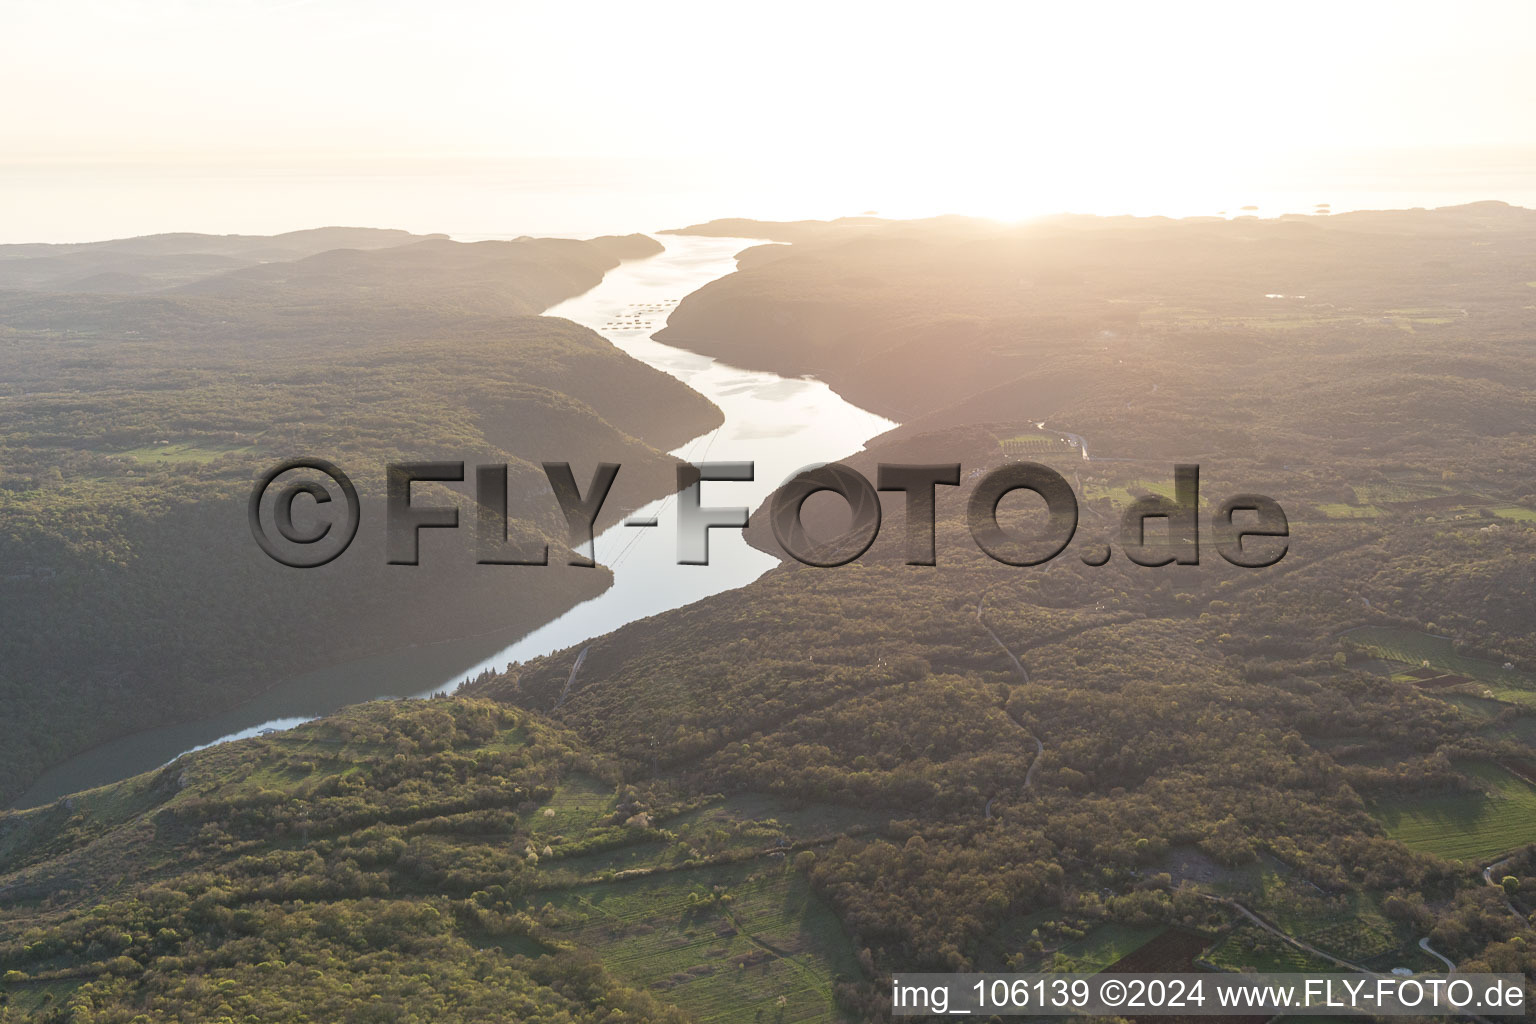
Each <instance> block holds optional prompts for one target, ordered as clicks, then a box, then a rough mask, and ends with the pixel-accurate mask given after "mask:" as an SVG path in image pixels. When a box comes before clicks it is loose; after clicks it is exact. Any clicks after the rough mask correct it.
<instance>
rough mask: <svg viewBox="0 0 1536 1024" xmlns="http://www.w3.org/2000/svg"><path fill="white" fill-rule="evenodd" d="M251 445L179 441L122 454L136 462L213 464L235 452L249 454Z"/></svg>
mask: <svg viewBox="0 0 1536 1024" xmlns="http://www.w3.org/2000/svg"><path fill="white" fill-rule="evenodd" d="M253 450H254V449H253V448H252V447H251V446H250V445H244V446H240V445H218V444H213V445H207V444H199V443H197V442H195V441H179V442H176V443H174V444H147V445H144V446H143V447H141V448H131V449H129V450H128V451H125V452H122V453H121V454H123V455H125V456H127V457H128V458H130V459H133V460H134V461H136V462H146V463H156V462H212V461H214V460H215V459H222V458H223V457H224V456H226V455H229V454H231V453H233V452H247V451H253Z"/></svg>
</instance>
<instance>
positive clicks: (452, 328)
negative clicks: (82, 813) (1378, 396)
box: [0, 229, 719, 802]
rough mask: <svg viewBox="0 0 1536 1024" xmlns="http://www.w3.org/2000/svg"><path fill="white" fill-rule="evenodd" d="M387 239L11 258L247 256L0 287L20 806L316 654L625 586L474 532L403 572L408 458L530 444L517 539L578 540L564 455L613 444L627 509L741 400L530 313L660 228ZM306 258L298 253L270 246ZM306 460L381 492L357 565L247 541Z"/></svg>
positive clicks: (309, 664)
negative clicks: (287, 553) (59, 771)
mask: <svg viewBox="0 0 1536 1024" xmlns="http://www.w3.org/2000/svg"><path fill="white" fill-rule="evenodd" d="M378 234H379V235H380V236H382V237H381V238H379V239H372V238H371V236H368V235H366V233H362V232H357V231H341V230H340V229H335V230H332V231H329V232H319V233H315V234H310V233H299V235H300V237H299V238H297V239H295V238H294V237H293V236H277V237H276V238H272V239H249V238H246V239H241V238H238V237H236V238H230V239H219V238H215V237H212V236H156V237H154V238H150V239H143V240H133V241H134V242H135V243H136V244H128V243H122V244H117V243H104V244H103V245H102V246H100V247H85V248H83V249H79V250H77V249H70V250H69V252H67V253H65V254H64V255H58V254H55V253H54V252H53V249H54V248H55V247H42V248H43V249H44V250H45V251H44V252H43V253H42V254H33V255H27V254H28V253H30V252H31V250H32V249H33V248H35V247H11V248H9V249H7V250H5V251H4V252H0V267H4V268H11V270H12V271H13V273H12V277H21V276H24V275H23V274H22V271H23V270H24V269H25V268H26V267H28V266H29V265H31V264H32V263H33V262H35V261H39V260H41V261H44V262H55V261H58V260H61V259H67V258H71V257H73V256H75V255H80V254H81V253H82V252H83V253H84V254H87V255H89V254H92V253H100V252H102V251H105V252H107V253H110V254H111V255H112V256H113V258H114V259H117V260H120V261H122V262H123V264H124V265H130V264H132V262H133V261H134V260H137V259H140V258H147V257H146V256H145V254H146V253H147V254H149V255H150V256H154V257H157V258H158V257H159V256H164V255H166V254H167V253H176V252H184V253H189V254H191V255H196V256H201V255H202V254H205V253H207V252H209V251H213V252H215V254H217V255H220V257H221V258H226V257H228V258H234V257H233V256H228V254H229V253H230V252H234V253H236V254H237V255H238V256H239V257H240V258H243V259H249V260H251V261H252V266H251V267H250V268H249V269H236V270H232V271H227V272H224V273H222V274H220V275H217V276H213V277H210V278H205V279H203V280H201V281H199V282H197V283H195V284H193V285H181V286H177V287H174V288H170V289H169V290H160V291H156V292H153V293H149V294H141V295H131V296H126V295H99V294H76V293H69V294H60V293H59V292H57V291H43V290H28V291H7V292H0V381H3V382H4V383H3V384H0V523H3V526H0V615H3V617H4V620H5V623H6V655H5V659H4V663H3V664H0V801H7V802H8V801H9V799H11V798H14V797H15V796H17V795H18V794H19V793H20V792H21V791H22V790H24V789H25V788H26V786H27V784H28V782H29V780H30V779H31V778H33V777H35V775H36V774H37V773H38V772H39V770H40V769H42V768H44V767H46V766H47V765H49V764H50V763H52V762H55V761H57V760H59V759H61V758H63V757H65V756H67V755H69V754H71V753H73V752H75V751H77V750H80V749H82V748H85V747H88V746H91V745H94V744H97V743H100V742H102V741H103V740H105V739H109V738H111V737H113V736H116V735H121V734H124V733H128V732H132V731H135V730H138V729H144V728H148V727H150V726H154V725H160V724H164V723H165V722H168V721H176V720H179V719H187V718H198V717H203V716H206V715H208V714H211V713H212V712H215V711H218V710H220V709H222V708H226V707H229V706H231V705H233V704H235V703H237V702H239V701H240V700H242V699H244V698H245V697H248V696H250V695H251V694H252V693H253V692H255V691H257V690H259V689H261V688H263V687H266V686H270V685H272V684H274V683H276V682H278V681H279V680H281V679H282V678H284V677H285V676H288V675H292V674H294V673H295V672H298V671H300V670H306V669H312V668H318V667H322V666H324V665H326V664H330V663H334V662H340V661H344V660H347V659H350V658H356V657H359V656H361V655H364V654H377V653H383V652H386V651H389V650H391V649H397V648H401V647H404V646H406V645H410V644H420V643H428V642H431V641H436V640H441V639H445V638H448V637H458V636H464V635H471V634H476V633H482V632H487V631H491V630H497V629H500V630H513V631H516V630H519V629H527V628H530V627H532V626H534V625H538V624H540V623H542V622H544V621H546V620H547V619H549V618H552V617H554V616H556V615H558V614H559V613H560V612H561V611H563V610H564V609H565V608H567V607H570V606H571V605H572V604H575V603H576V602H578V601H580V600H583V599H585V598H587V597H590V596H593V595H594V594H596V593H598V592H600V591H601V590H602V589H603V588H604V587H605V586H606V585H607V579H608V576H607V573H606V570H597V571H580V570H576V571H567V570H565V569H563V568H561V567H560V566H559V563H560V562H562V561H563V559H561V558H560V557H559V555H558V554H557V555H556V558H555V562H556V563H557V564H556V566H555V567H552V568H551V569H549V570H548V571H547V572H544V573H543V574H542V575H541V576H540V578H539V586H537V587H531V586H529V585H528V583H527V580H526V577H524V578H519V577H518V575H517V573H516V572H512V571H508V570H507V569H506V568H505V567H492V566H485V567H479V566H475V565H473V564H472V563H473V561H474V558H473V552H472V550H471V548H470V546H469V545H467V544H464V543H460V544H457V545H455V544H450V543H444V544H443V545H442V546H441V548H440V549H439V550H441V552H442V554H441V556H440V557H436V558H429V559H426V560H425V564H424V565H422V566H420V567H419V568H401V567H395V568H394V570H393V571H391V569H390V568H389V567H387V566H386V565H385V557H384V553H383V546H382V536H383V527H382V523H383V515H382V509H381V508H380V507H379V501H380V499H381V497H382V493H383V482H384V467H385V465H386V464H388V463H390V462H396V461H405V460H411V459H434V460H440V459H445V458H458V459H464V460H466V461H468V462H470V463H471V464H477V463H509V464H510V466H511V470H510V473H509V481H510V491H511V505H510V509H509V513H510V517H511V532H512V533H513V535H514V536H519V535H520V536H523V537H525V538H531V537H535V536H537V537H543V538H544V539H545V540H546V541H547V542H549V543H551V544H552V545H554V547H555V549H556V551H557V552H559V551H563V550H565V543H566V528H565V524H564V520H563V518H562V517H561V515H560V512H559V509H558V506H557V505H556V504H555V503H554V501H553V500H552V497H551V495H550V493H549V487H548V483H547V482H546V481H545V479H544V474H543V471H542V470H541V469H540V466H539V464H540V462H542V461H544V460H550V459H555V460H569V461H571V462H572V463H573V464H574V466H575V471H576V473H577V474H578V476H579V477H580V478H581V480H582V481H583V484H585V480H586V479H587V475H586V474H590V472H591V466H592V465H593V464H595V463H596V462H599V461H619V462H621V463H622V464H623V465H624V466H625V472H624V474H623V475H622V477H621V479H620V480H618V482H617V483H616V485H615V490H614V494H613V496H612V498H611V499H610V502H609V504H610V506H611V508H610V511H611V512H613V513H614V514H617V509H618V508H619V507H623V505H624V504H625V503H627V504H628V505H634V504H638V503H640V502H641V501H642V500H644V499H646V498H648V497H653V496H656V495H660V494H663V493H666V491H667V490H668V489H670V487H671V486H672V480H673V469H672V461H671V460H670V458H668V457H667V456H665V455H663V454H662V453H663V452H665V451H667V450H669V449H671V448H673V447H676V446H677V445H679V444H681V443H683V442H684V441H686V440H688V439H689V438H691V437H693V436H696V435H697V434H699V433H701V432H702V431H704V430H707V429H709V428H710V427H711V426H713V425H715V424H716V423H718V422H719V412H718V410H716V409H714V408H713V406H711V405H710V404H709V403H708V402H707V401H705V400H704V399H703V398H701V397H700V396H699V395H698V394H696V393H695V392H693V391H691V390H689V389H687V388H685V387H683V386H682V385H680V384H678V383H677V382H676V381H675V380H673V379H672V378H670V377H668V376H666V375H664V374H661V373H659V372H657V371H655V370H652V369H650V368H649V367H647V366H644V365H643V364H640V363H638V362H636V361H635V360H632V359H630V358H629V357H627V356H625V355H623V354H622V353H620V352H619V351H618V350H617V349H615V348H614V347H613V346H612V345H610V344H609V343H608V342H607V341H606V340H604V339H602V338H600V337H599V336H597V335H596V334H593V333H592V332H590V331H588V330H586V329H585V328H581V327H578V326H576V325H575V324H572V323H570V322H568V321H564V320H554V319H547V318H542V317H538V316H536V315H534V314H536V313H538V312H539V311H540V310H542V309H543V308H545V307H546V306H548V305H549V304H551V303H552V302H554V301H556V300H558V299H560V298H564V297H568V296H570V295H574V294H577V293H579V292H581V291H584V290H586V289H587V288H590V287H591V286H593V285H595V284H597V283H598V282H599V281H600V280H601V279H602V275H603V273H604V272H605V271H606V270H607V269H609V268H611V267H613V266H616V265H617V264H618V262H619V260H620V259H621V258H629V257H633V256H641V255H647V254H650V253H652V252H655V251H657V248H658V247H657V245H656V243H655V242H653V241H651V240H650V239H646V238H643V237H631V238H624V239H619V238H606V239H595V240H592V241H590V242H578V241H571V240H564V239H520V240H517V241H512V242H496V243H490V242H486V243H476V244H473V245H464V244H460V243H456V242H451V241H447V240H446V239H441V238H427V239H416V238H414V236H404V238H403V239H402V238H400V237H398V236H399V235H401V234H403V233H392V232H379V233H378ZM359 235H364V236H365V237H357V236H359ZM370 240H372V241H373V242H374V243H375V244H376V245H377V246H378V247H376V248H368V249H363V248H354V249H344V250H327V251H324V252H320V253H318V254H313V255H304V253H306V252H312V251H313V249H314V248H316V247H318V246H321V245H325V244H328V243H333V242H340V243H347V242H352V243H357V244H362V243H364V242H367V241H370ZM385 243H388V244H385ZM16 248H20V249H23V250H25V251H24V252H23V253H21V254H16V253H14V252H12V249H16ZM282 252H290V253H291V254H297V255H300V256H301V257H302V258H298V259H292V260H286V261H284V260H276V261H273V260H270V259H269V258H270V257H272V256H274V255H276V254H278V253H282ZM257 259H269V261H268V262H260V263H257V262H256V260H257ZM296 455H317V456H321V457H323V458H326V459H329V460H331V461H333V462H335V463H336V464H338V465H340V466H341V467H343V469H345V470H346V471H347V472H349V473H350V474H351V475H352V477H353V478H354V479H355V480H356V482H357V484H358V487H359V488H360V490H361V491H362V494H363V500H364V506H365V513H364V516H363V521H364V529H363V530H362V532H361V533H360V534H359V537H358V541H357V544H356V545H354V548H353V550H351V551H350V552H349V553H348V555H349V557H348V559H347V562H346V567H345V568H339V567H337V566H334V565H333V566H330V567H327V568H324V569H318V570H312V571H309V572H305V573H299V572H297V571H295V570H291V569H287V568H286V567H284V566H280V565H277V564H276V563H273V562H271V561H269V560H267V559H266V558H265V556H264V555H262V554H261V552H260V550H259V549H258V548H256V546H255V545H254V543H253V542H252V540H251V536H250V532H249V528H248V526H247V523H246V513H245V503H246V499H247V496H248V494H249V492H250V488H251V486H252V483H253V482H254V480H255V479H256V478H257V477H258V476H259V475H260V474H261V473H262V472H264V471H265V470H266V469H267V468H268V467H269V466H271V465H273V464H274V463H275V462H277V461H278V460H280V459H283V458H288V457H293V456H296ZM465 500H468V499H467V498H466V499H465ZM461 532H462V531H461ZM435 539H436V538H434V540H435ZM529 571H532V570H529ZM423 685H424V686H429V685H431V682H430V681H424V683H423Z"/></svg>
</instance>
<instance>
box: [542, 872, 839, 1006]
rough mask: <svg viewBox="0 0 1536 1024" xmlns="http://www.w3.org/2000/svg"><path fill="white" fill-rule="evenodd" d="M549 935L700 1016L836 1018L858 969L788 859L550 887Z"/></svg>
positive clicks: (833, 920)
mask: <svg viewBox="0 0 1536 1024" xmlns="http://www.w3.org/2000/svg"><path fill="white" fill-rule="evenodd" d="M549 902H550V906H552V907H553V908H554V910H555V912H556V914H557V915H559V916H561V917H564V918H566V919H567V921H568V923H567V924H565V925H564V926H563V927H561V928H559V929H557V930H556V931H554V932H553V936H554V937H555V938H556V939H563V940H569V941H571V942H574V943H576V944H577V945H578V946H582V947H585V948H594V949H595V948H601V949H602V950H603V963H604V965H605V966H606V967H607V968H608V969H609V970H610V971H612V972H613V973H614V974H615V975H617V976H619V977H620V978H623V979H624V980H626V981H627V982H629V983H631V984H635V985H641V986H644V987H645V988H647V989H650V990H651V991H653V992H655V993H657V995H659V996H660V997H661V998H663V999H665V1000H667V1001H668V1002H672V1003H675V1004H676V1005H677V1006H679V1007H680V1008H682V1009H683V1010H684V1011H685V1012H687V1013H688V1014H689V1015H690V1016H692V1017H693V1018H695V1019H697V1020H699V1021H735V1020H741V1021H752V1020H765V1021H784V1022H793V1021H824V1020H834V1019H836V1018H837V1011H836V1008H835V1006H834V1003H833V999H832V987H833V983H834V981H835V980H836V978H837V977H838V976H839V975H841V976H845V977H854V976H857V975H858V973H859V968H858V964H857V963H856V962H855V961H854V959H853V951H852V949H851V947H850V944H849V941H848V938H847V936H846V935H845V934H844V932H843V930H842V927H841V925H839V923H838V921H837V918H836V917H835V916H834V915H833V913H832V911H831V910H830V909H829V908H828V907H827V906H826V905H825V904H824V903H822V902H821V901H820V900H819V899H817V898H816V897H815V896H814V895H813V894H812V893H811V890H810V887H809V885H808V883H807V882H806V880H805V877H804V875H803V874H801V873H799V872H797V871H794V870H793V869H792V868H790V867H789V866H788V865H787V863H786V861H785V859H784V858H767V859H764V860H760V861H756V862H753V863H749V864H741V865H728V866H723V867H705V868H697V869H688V870H685V871H677V872H666V873H663V874H659V875H656V876H651V877H646V878H640V879H631V880H625V881H614V882H609V883H606V884H601V885H590V886H582V887H578V888H574V889H570V890H567V891H564V892H557V893H550V894H549Z"/></svg>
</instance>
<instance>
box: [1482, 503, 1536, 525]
mask: <svg viewBox="0 0 1536 1024" xmlns="http://www.w3.org/2000/svg"><path fill="white" fill-rule="evenodd" d="M1491 511H1492V512H1493V514H1494V515H1496V516H1498V517H1500V518H1501V519H1513V520H1515V521H1517V522H1521V523H1536V510H1532V509H1528V508H1521V507H1520V506H1519V505H1501V506H1499V507H1498V508H1496V509H1492V510H1491Z"/></svg>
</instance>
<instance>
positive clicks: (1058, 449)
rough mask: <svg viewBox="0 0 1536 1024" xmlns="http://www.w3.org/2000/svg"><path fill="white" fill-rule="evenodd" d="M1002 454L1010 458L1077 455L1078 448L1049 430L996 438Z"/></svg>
mask: <svg viewBox="0 0 1536 1024" xmlns="http://www.w3.org/2000/svg"><path fill="white" fill-rule="evenodd" d="M997 444H998V447H1000V448H1001V449H1002V450H1003V455H1004V456H1006V457H1007V458H1010V459H1033V458H1038V457H1039V456H1042V455H1077V454H1078V453H1079V452H1078V448H1077V446H1076V445H1073V444H1072V443H1071V442H1069V441H1067V439H1066V438H1064V437H1062V436H1061V435H1059V434H1053V433H1050V432H1048V431H1047V432H1041V433H1029V434H1017V435H1015V436H1013V437H1000V438H998V439H997Z"/></svg>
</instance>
